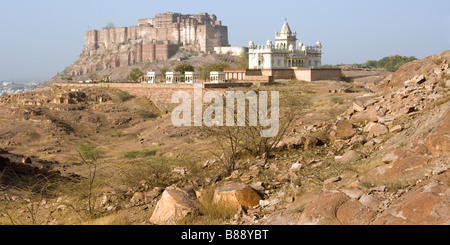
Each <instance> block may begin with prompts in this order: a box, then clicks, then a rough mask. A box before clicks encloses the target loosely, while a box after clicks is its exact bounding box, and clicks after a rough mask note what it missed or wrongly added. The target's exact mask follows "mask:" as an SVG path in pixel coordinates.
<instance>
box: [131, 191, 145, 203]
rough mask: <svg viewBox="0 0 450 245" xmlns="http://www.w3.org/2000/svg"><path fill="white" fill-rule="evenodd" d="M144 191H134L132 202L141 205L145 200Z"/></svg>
mask: <svg viewBox="0 0 450 245" xmlns="http://www.w3.org/2000/svg"><path fill="white" fill-rule="evenodd" d="M144 200H145V199H144V193H142V192H136V193H134V195H133V197H132V198H131V200H130V203H131V204H134V205H139V204H140V203H142V202H144Z"/></svg>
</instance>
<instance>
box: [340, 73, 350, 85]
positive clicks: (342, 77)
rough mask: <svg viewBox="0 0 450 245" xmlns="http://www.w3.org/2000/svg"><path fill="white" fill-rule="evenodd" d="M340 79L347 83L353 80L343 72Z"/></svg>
mask: <svg viewBox="0 0 450 245" xmlns="http://www.w3.org/2000/svg"><path fill="white" fill-rule="evenodd" d="M340 80H341V81H344V82H347V83H351V82H353V78H352V77H347V76H345V75H343V74H342V75H341V77H340Z"/></svg>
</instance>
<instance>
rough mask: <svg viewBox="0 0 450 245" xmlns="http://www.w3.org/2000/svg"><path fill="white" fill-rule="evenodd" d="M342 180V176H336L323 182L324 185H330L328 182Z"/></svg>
mask: <svg viewBox="0 0 450 245" xmlns="http://www.w3.org/2000/svg"><path fill="white" fill-rule="evenodd" d="M341 180H342V178H341V177H334V178H331V179H327V180H325V181H324V182H323V184H324V185H328V184H331V183H335V182H339V181H341Z"/></svg>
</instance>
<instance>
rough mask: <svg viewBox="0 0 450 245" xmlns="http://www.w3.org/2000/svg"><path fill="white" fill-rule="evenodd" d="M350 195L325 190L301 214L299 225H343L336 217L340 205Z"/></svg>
mask: <svg viewBox="0 0 450 245" xmlns="http://www.w3.org/2000/svg"><path fill="white" fill-rule="evenodd" d="M348 200H349V197H347V195H345V194H344V193H342V192H339V191H324V192H323V193H322V194H320V195H319V196H318V197H317V198H316V199H315V200H313V201H312V202H311V203H309V204H308V205H307V206H306V208H305V210H304V211H303V213H302V215H301V216H300V220H299V225H341V224H342V222H341V221H339V220H338V218H337V217H336V213H337V211H338V209H339V207H340V206H341V205H342V204H343V203H345V202H346V201H348Z"/></svg>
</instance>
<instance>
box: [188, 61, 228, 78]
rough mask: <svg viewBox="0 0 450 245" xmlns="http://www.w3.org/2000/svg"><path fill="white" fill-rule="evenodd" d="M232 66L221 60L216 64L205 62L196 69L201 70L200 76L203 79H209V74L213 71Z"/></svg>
mask: <svg viewBox="0 0 450 245" xmlns="http://www.w3.org/2000/svg"><path fill="white" fill-rule="evenodd" d="M227 68H230V66H229V65H228V63H227V62H225V61H220V62H218V63H215V64H208V63H203V64H201V65H200V66H197V68H196V69H195V70H196V71H198V72H200V78H201V79H203V80H207V79H208V78H209V74H210V72H212V71H223V70H224V69H227Z"/></svg>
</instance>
